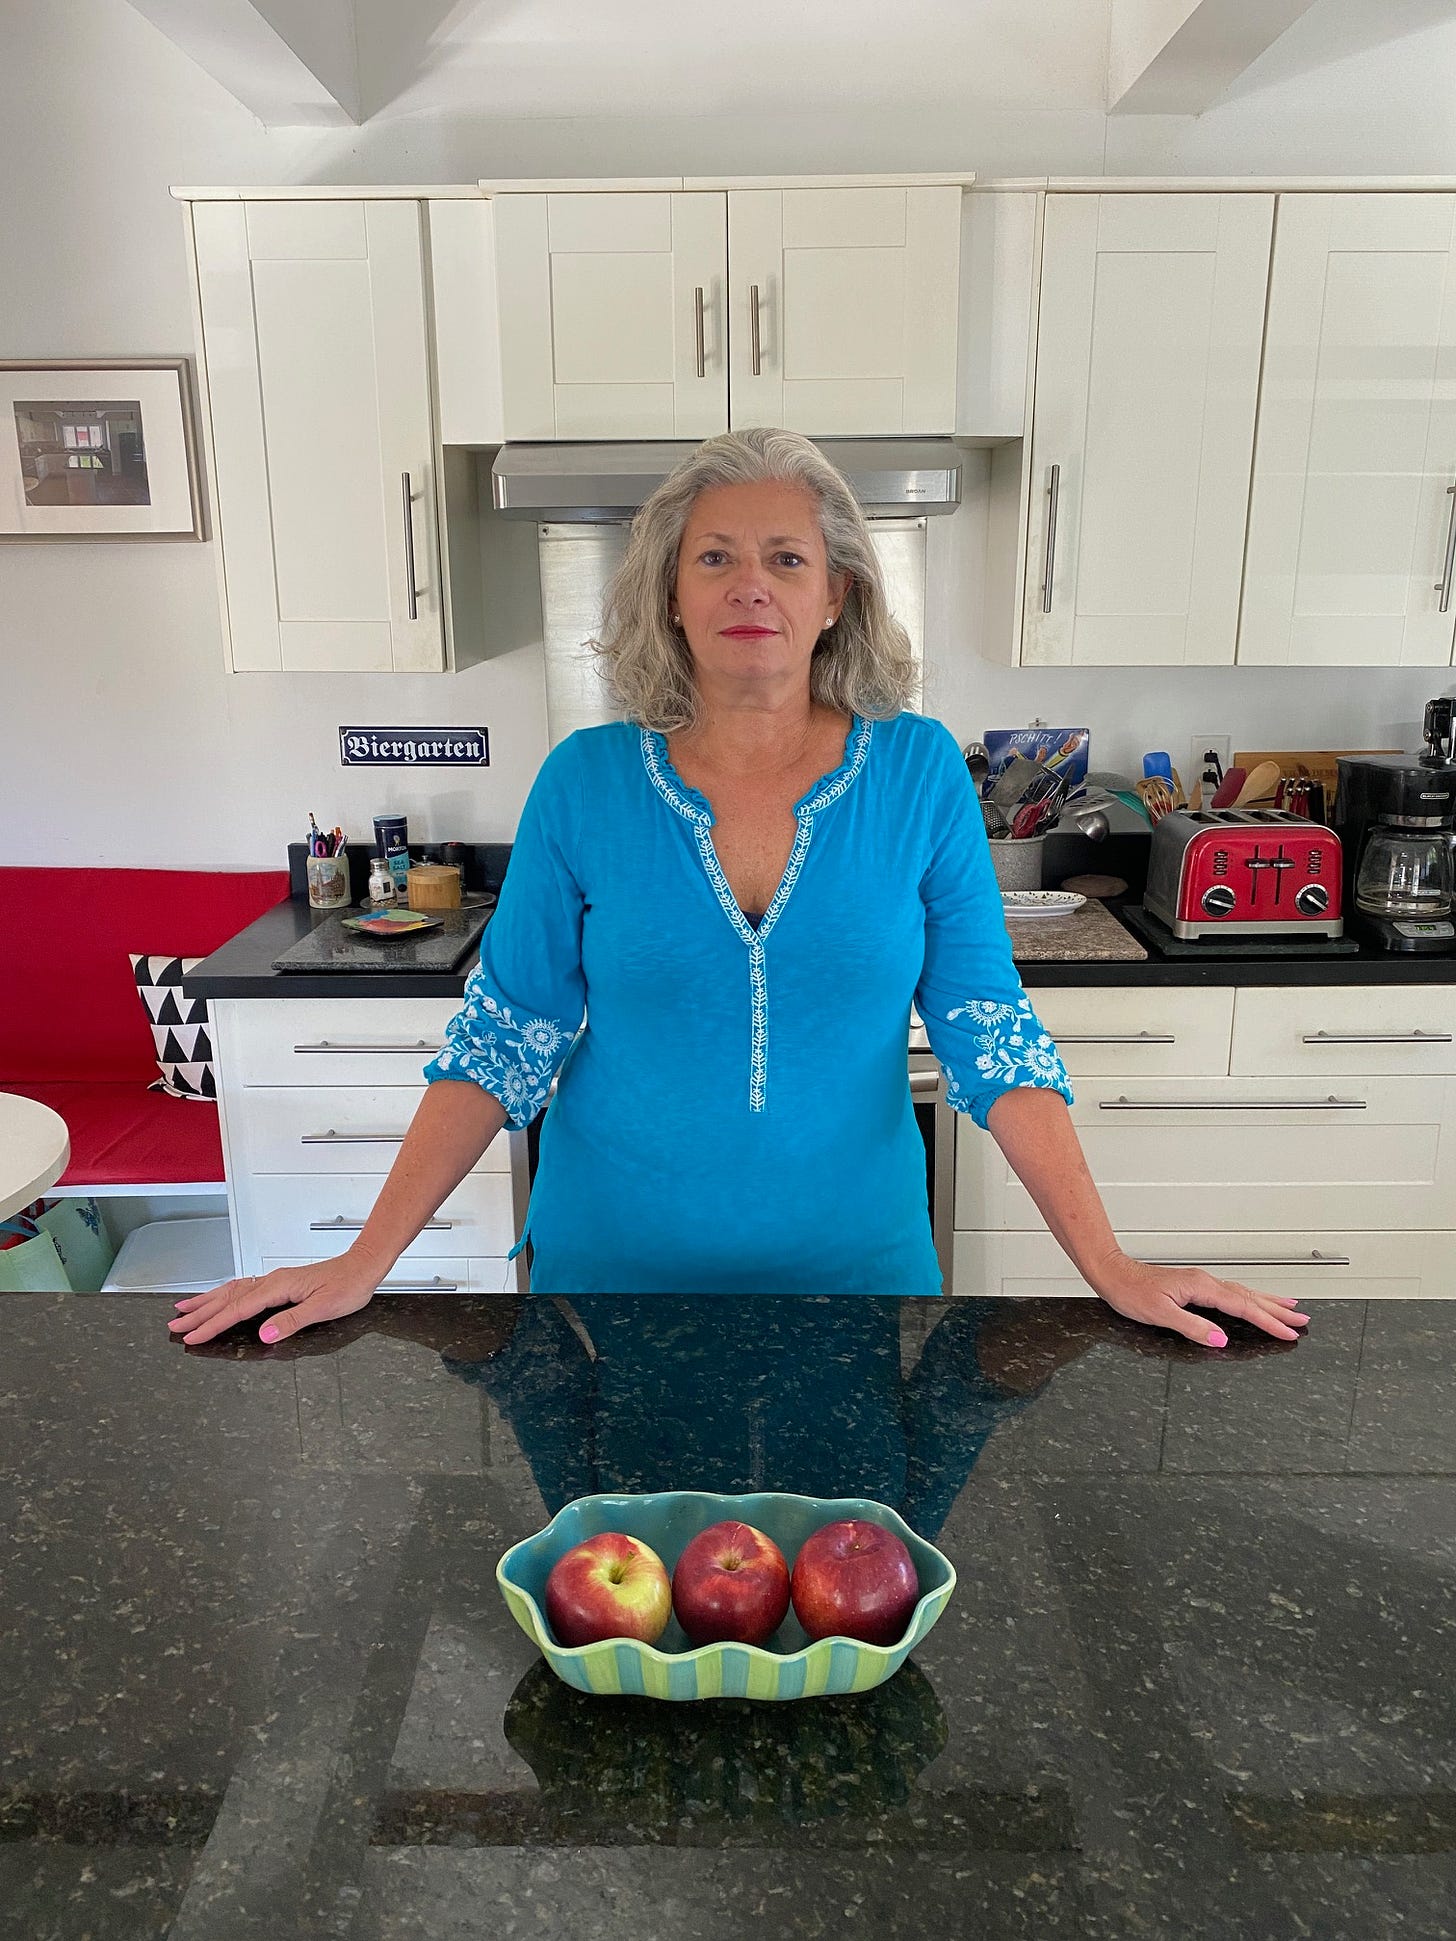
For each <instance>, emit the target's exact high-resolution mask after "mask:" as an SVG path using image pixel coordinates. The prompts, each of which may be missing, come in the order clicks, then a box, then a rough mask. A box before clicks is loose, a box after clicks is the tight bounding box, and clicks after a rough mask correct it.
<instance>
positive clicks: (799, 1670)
mask: <svg viewBox="0 0 1456 1941" xmlns="http://www.w3.org/2000/svg"><path fill="white" fill-rule="evenodd" d="M844 1517H863V1518H865V1519H866V1520H868V1521H870V1522H873V1523H882V1524H884V1525H885V1526H886V1527H887V1528H888V1529H891V1530H893V1531H894V1532H895V1535H896V1536H897V1537H899V1538H900V1539H901V1541H902V1542H903V1543H904V1544H905V1547H906V1548H907V1549H908V1550H909V1552H910V1555H911V1557H912V1558H913V1559H914V1560H915V1571H916V1575H917V1576H918V1578H919V1579H920V1596H919V1599H918V1600H917V1602H916V1605H915V1609H914V1610H913V1611H912V1612H911V1614H910V1622H909V1624H908V1625H907V1626H906V1628H905V1634H904V1636H903V1637H901V1638H900V1639H898V1640H897V1642H896V1643H894V1644H892V1645H873V1644H862V1643H861V1642H860V1640H859V1639H858V1638H820V1639H818V1640H817V1641H815V1642H811V1641H810V1639H809V1636H808V1633H807V1632H806V1631H805V1630H804V1627H803V1626H802V1625H801V1624H800V1623H799V1620H798V1619H797V1618H796V1617H795V1616H794V1612H793V1607H792V1605H791V1606H790V1607H789V1613H788V1616H787V1617H786V1618H785V1619H784V1621H783V1623H782V1624H781V1625H780V1626H779V1628H778V1630H777V1631H776V1632H775V1633H774V1635H773V1636H772V1637H771V1638H770V1639H769V1641H768V1643H767V1644H766V1645H751V1644H705V1645H698V1646H697V1647H694V1646H692V1645H691V1644H690V1643H689V1642H688V1639H687V1637H686V1635H685V1634H684V1632H683V1629H682V1627H681V1625H680V1624H679V1623H678V1621H677V1619H676V1617H672V1618H669V1620H668V1624H667V1629H666V1630H665V1631H664V1632H663V1634H662V1636H661V1638H660V1639H659V1640H658V1642H657V1643H656V1644H655V1645H652V1644H642V1643H641V1642H640V1641H639V1640H637V1639H635V1638H606V1639H603V1640H602V1642H601V1643H599V1644H587V1645H574V1646H568V1645H561V1644H558V1643H557V1642H556V1639H555V1638H554V1637H553V1636H552V1634H551V1628H550V1626H549V1625H548V1624H547V1622H546V1616H545V1610H546V1579H547V1577H548V1576H549V1575H550V1573H551V1567H552V1565H553V1564H554V1563H555V1562H556V1560H557V1558H558V1557H561V1556H564V1555H565V1553H566V1552H567V1551H568V1550H570V1549H572V1548H573V1547H574V1546H575V1545H576V1544H578V1543H581V1542H583V1541H584V1540H585V1539H586V1538H587V1537H594V1536H600V1535H601V1533H602V1532H603V1531H604V1530H621V1531H625V1533H626V1534H627V1535H628V1536H633V1537H638V1538H640V1539H641V1541H642V1542H643V1543H647V1544H650V1545H651V1546H652V1548H653V1549H654V1550H655V1551H656V1552H657V1554H658V1556H659V1557H661V1559H662V1561H663V1563H664V1564H665V1565H666V1566H667V1572H668V1575H669V1576H671V1575H672V1572H673V1570H674V1568H675V1566H676V1564H677V1560H678V1558H679V1557H680V1556H681V1555H682V1553H683V1551H684V1549H685V1548H686V1547H687V1545H688V1544H689V1543H690V1542H691V1540H692V1539H693V1538H694V1537H695V1536H697V1535H698V1533H699V1532H700V1531H702V1530H706V1529H708V1528H709V1527H710V1526H711V1525H713V1524H714V1523H723V1522H725V1521H727V1520H728V1519H729V1518H738V1519H740V1520H741V1521H742V1522H744V1523H751V1524H752V1525H753V1526H754V1528H755V1529H758V1530H762V1531H763V1532H764V1534H765V1535H766V1536H769V1537H772V1538H773V1540H774V1542H775V1543H776V1544H777V1545H778V1547H779V1549H780V1550H782V1551H783V1553H784V1556H785V1558H786V1559H787V1561H788V1565H789V1568H790V1570H792V1569H793V1567H794V1559H795V1557H797V1556H798V1554H799V1549H800V1546H801V1545H802V1544H803V1543H804V1541H805V1539H806V1538H807V1537H809V1536H811V1535H812V1534H813V1532H814V1531H815V1530H818V1529H821V1528H822V1527H823V1526H824V1525H825V1524H826V1523H838V1522H839V1521H840V1520H841V1519H842V1518H844ZM495 1574H496V1579H497V1581H498V1583H499V1584H500V1587H501V1591H502V1593H503V1595H504V1597H505V1600H506V1603H507V1604H508V1605H509V1607H510V1611H511V1616H512V1617H513V1618H514V1619H515V1620H516V1623H517V1624H519V1625H520V1627H521V1629H522V1630H523V1631H524V1632H525V1634H526V1636H527V1637H528V1638H530V1639H531V1640H532V1641H533V1642H534V1643H535V1644H536V1645H537V1646H538V1647H539V1648H540V1651H541V1655H542V1656H543V1657H544V1658H545V1660H546V1662H547V1664H548V1665H550V1667H551V1669H552V1670H553V1671H554V1672H555V1673H556V1676H557V1677H558V1678H560V1679H562V1680H563V1681H564V1682H565V1683H566V1684H568V1685H574V1686H575V1687H576V1689H577V1690H578V1691H579V1692H599V1693H604V1694H605V1693H613V1694H618V1695H621V1694H634V1695H636V1696H638V1697H643V1698H666V1699H689V1698H763V1699H788V1698H819V1697H821V1696H823V1695H824V1694H826V1693H833V1692H866V1691H868V1690H869V1689H870V1687H871V1686H872V1685H882V1684H883V1683H884V1682H885V1680H886V1679H887V1678H891V1677H893V1676H894V1674H895V1673H896V1672H897V1671H898V1670H899V1669H900V1667H901V1665H903V1664H904V1662H905V1659H906V1657H907V1656H908V1655H909V1653H910V1652H911V1651H912V1650H913V1649H914V1648H915V1646H916V1645H917V1644H919V1642H920V1640H921V1639H922V1638H923V1637H924V1636H925V1634H926V1632H927V1631H928V1630H929V1629H930V1627H931V1625H932V1624H934V1623H935V1621H936V1619H937V1618H938V1617H939V1616H940V1614H941V1612H942V1611H943V1610H944V1609H945V1607H946V1604H947V1602H948V1601H949V1599H950V1594H951V1592H952V1591H953V1590H954V1589H955V1580H956V1574H955V1569H954V1567H953V1566H952V1564H951V1562H950V1559H949V1558H948V1557H945V1556H943V1555H942V1554H941V1552H940V1551H939V1550H937V1549H936V1547H935V1545H934V1544H933V1543H927V1542H926V1541H925V1539H924V1537H920V1536H917V1535H916V1534H915V1532H914V1531H913V1530H912V1529H911V1528H910V1526H909V1525H908V1524H907V1523H906V1522H905V1521H904V1519H903V1518H902V1517H900V1516H897V1515H896V1513H895V1511H894V1510H892V1509H890V1508H888V1507H887V1506H886V1505H885V1504H884V1503H875V1502H873V1501H870V1500H868V1499H867V1498H865V1497H862V1496H836V1497H823V1496H790V1495H786V1494H783V1493H781V1492H778V1491H764V1492H761V1493H760V1494H758V1495H753V1496H717V1495H713V1494H711V1493H710V1492H708V1491H706V1490H662V1491H659V1492H658V1493H657V1494H655V1495H649V1496H579V1497H578V1498H577V1499H576V1501H575V1502H573V1503H568V1504H566V1505H565V1507H564V1508H563V1509H561V1510H558V1511H557V1513H556V1515H555V1516H554V1517H552V1519H551V1521H550V1522H549V1523H548V1524H547V1525H546V1528H545V1529H544V1530H538V1531H537V1533H536V1535H535V1536H533V1537H527V1538H526V1540H525V1541H524V1543H518V1544H515V1545H513V1546H512V1548H511V1549H509V1550H508V1551H507V1552H506V1553H505V1555H504V1556H503V1557H502V1558H501V1560H500V1562H499V1563H498V1564H497V1565H496V1571H495Z"/></svg>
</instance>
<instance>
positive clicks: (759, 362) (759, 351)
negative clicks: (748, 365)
mask: <svg viewBox="0 0 1456 1941" xmlns="http://www.w3.org/2000/svg"><path fill="white" fill-rule="evenodd" d="M748 338H749V344H750V346H751V348H752V352H753V375H754V376H755V377H761V376H762V375H763V346H762V344H761V342H760V340H759V322H758V285H757V284H756V283H750V284H749V286H748Z"/></svg>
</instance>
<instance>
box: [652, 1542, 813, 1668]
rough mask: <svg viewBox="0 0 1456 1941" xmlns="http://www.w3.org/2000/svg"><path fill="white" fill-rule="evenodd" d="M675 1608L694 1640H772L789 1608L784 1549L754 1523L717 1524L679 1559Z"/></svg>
mask: <svg viewBox="0 0 1456 1941" xmlns="http://www.w3.org/2000/svg"><path fill="white" fill-rule="evenodd" d="M672 1608H673V1610H674V1611H675V1612H676V1613H677V1621H678V1623H679V1624H680V1625H681V1626H682V1628H683V1630H684V1631H686V1632H687V1634H688V1636H689V1638H691V1639H692V1641H693V1643H694V1644H717V1643H719V1642H720V1641H722V1640H724V1639H728V1640H731V1641H732V1642H733V1643H734V1644H767V1642H768V1640H769V1639H770V1638H771V1637H772V1636H773V1634H774V1632H775V1631H777V1630H778V1628H779V1626H780V1625H781V1624H782V1623H783V1621H784V1617H785V1614H786V1613H787V1611H788V1608H789V1567H788V1565H787V1564H786V1563H785V1562H784V1553H783V1551H782V1550H780V1549H779V1547H778V1545H777V1544H776V1543H775V1542H774V1541H773V1539H772V1537H766V1536H765V1535H764V1534H763V1531H762V1530H755V1529H754V1527H753V1525H752V1524H751V1523H715V1524H714V1525H713V1526H712V1528H711V1529H708V1530H703V1531H700V1532H699V1534H698V1535H697V1536H695V1537H694V1538H693V1540H692V1542H691V1543H690V1544H689V1545H688V1546H687V1548H686V1549H685V1550H684V1551H683V1553H682V1555H681V1556H680V1557H679V1558H678V1560H677V1568H676V1570H674V1571H673V1573H672Z"/></svg>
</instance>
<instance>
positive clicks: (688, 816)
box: [640, 714, 874, 1112]
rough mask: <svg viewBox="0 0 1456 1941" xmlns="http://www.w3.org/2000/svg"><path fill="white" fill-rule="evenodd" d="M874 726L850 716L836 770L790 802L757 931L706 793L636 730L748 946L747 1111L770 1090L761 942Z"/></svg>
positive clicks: (655, 738) (662, 791)
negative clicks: (785, 850)
mask: <svg viewBox="0 0 1456 1941" xmlns="http://www.w3.org/2000/svg"><path fill="white" fill-rule="evenodd" d="M873 728H874V723H873V721H869V720H866V719H865V718H864V717H863V716H861V715H858V714H856V715H852V716H851V718H850V728H849V733H848V735H847V736H846V738H845V749H844V759H843V761H842V762H841V763H840V764H839V766H838V768H835V769H831V770H830V771H829V773H828V774H826V775H822V776H821V777H820V778H819V780H818V781H817V782H816V783H815V784H814V786H813V788H812V789H811V790H810V791H809V793H808V794H807V795H805V796H803V797H801V798H800V800H799V801H798V802H796V803H795V804H794V819H795V821H796V822H797V823H798V825H799V832H798V834H797V836H795V838H794V846H793V848H792V849H791V850H790V851H789V860H788V862H787V864H786V865H785V866H784V874H783V878H782V880H781V882H780V883H779V886H778V888H777V889H776V890H775V891H774V893H773V897H772V899H771V901H770V903H769V906H768V908H767V909H766V910H765V911H764V913H763V917H762V920H761V921H760V923H759V926H758V928H757V929H756V930H755V929H754V927H753V925H752V924H751V923H750V922H749V921H748V919H747V917H745V916H744V914H743V912H742V910H740V909H739V907H738V901H737V898H736V897H735V896H734V894H733V891H732V889H731V887H730V886H729V882H728V878H727V876H726V875H725V874H724V871H723V866H722V864H721V863H720V862H719V861H718V855H717V852H716V850H715V849H714V848H713V837H712V828H713V823H714V819H715V818H714V815H713V811H712V809H711V807H710V806H709V803H708V800H707V797H706V796H704V795H703V794H702V793H701V792H700V791H699V790H697V789H690V788H688V787H687V785H686V784H685V783H684V782H683V781H682V779H681V777H680V776H679V775H678V773H677V771H676V769H675V768H674V767H673V765H672V762H671V759H670V758H669V756H668V753H667V741H666V738H665V737H664V736H663V735H661V734H660V733H658V732H657V730H655V729H652V728H643V729H642V730H641V731H640V734H641V745H642V760H643V763H644V765H645V767H646V769H647V773H648V776H649V778H650V779H651V782H652V786H653V787H654V788H655V789H656V790H657V793H658V794H659V795H660V796H661V797H662V799H663V801H664V802H666V803H667V805H668V807H669V808H670V809H674V810H676V812H677V814H678V815H680V816H682V817H683V819H684V821H686V822H690V823H691V824H692V825H693V836H694V839H695V841H696V843H697V850H698V856H699V859H700V861H701V862H702V865H703V869H704V871H705V872H706V874H707V877H708V881H709V883H710V884H711V885H712V887H713V891H714V893H715V895H716V896H717V898H718V902H719V904H720V905H721V906H722V910H723V914H724V915H725V916H726V917H727V919H728V921H729V922H730V923H731V924H732V925H733V928H734V930H735V931H737V933H738V935H739V936H740V937H741V938H742V940H743V942H744V943H745V944H746V945H747V946H748V982H749V991H750V995H751V997H752V1002H753V1026H752V1034H751V1041H750V1047H749V1065H748V1109H749V1111H750V1112H762V1111H763V1109H764V1101H765V1097H766V1095H767V1090H768V968H767V959H766V953H765V950H764V945H765V944H766V942H767V940H768V937H769V935H770V933H771V932H772V930H773V927H774V925H775V923H777V921H778V919H779V916H780V914H781V912H782V910H783V908H784V905H785V904H786V903H787V902H788V900H789V897H790V896H791V894H792V893H793V888H794V885H795V883H797V882H798V880H799V873H800V871H801V870H802V869H803V867H804V858H805V857H806V856H807V855H808V853H809V843H810V841H811V839H812V837H813V834H814V818H815V816H816V815H818V813H819V812H820V810H821V809H827V808H828V807H829V805H830V804H831V803H832V802H837V801H838V800H839V798H840V796H841V795H843V794H844V792H845V790H846V789H847V788H848V787H849V786H850V784H851V783H852V782H853V781H854V779H855V777H856V776H857V775H858V774H859V772H860V770H861V769H862V768H863V767H864V764H865V758H866V756H867V755H868V753H869V746H870V736H871V733H872V731H873Z"/></svg>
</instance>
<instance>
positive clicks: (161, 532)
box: [0, 357, 203, 539]
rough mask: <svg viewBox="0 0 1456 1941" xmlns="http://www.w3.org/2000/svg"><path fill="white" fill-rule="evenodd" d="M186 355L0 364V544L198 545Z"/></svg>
mask: <svg viewBox="0 0 1456 1941" xmlns="http://www.w3.org/2000/svg"><path fill="white" fill-rule="evenodd" d="M202 537H203V529H202V495H201V490H200V486H199V481H198V465H197V433H196V421H195V416H194V412H193V404H192V375H191V369H190V366H189V364H188V360H187V359H186V358H185V357H132V358H121V357H117V358H56V359H50V360H41V361H30V362H25V361H19V360H8V359H0V539H201V538H202Z"/></svg>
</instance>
